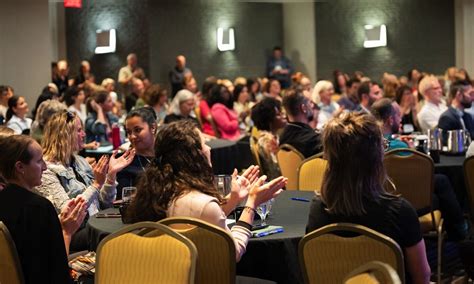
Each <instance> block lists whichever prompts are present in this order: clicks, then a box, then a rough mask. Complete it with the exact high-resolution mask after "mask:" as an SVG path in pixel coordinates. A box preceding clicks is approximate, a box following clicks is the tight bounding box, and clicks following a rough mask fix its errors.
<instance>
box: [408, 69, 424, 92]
mask: <svg viewBox="0 0 474 284" xmlns="http://www.w3.org/2000/svg"><path fill="white" fill-rule="evenodd" d="M421 78H422V74H421V73H420V71H418V70H416V69H411V70H410V71H408V86H409V87H410V88H411V91H412V92H413V94H414V95H415V96H416V97H418V84H419V83H420V80H421Z"/></svg>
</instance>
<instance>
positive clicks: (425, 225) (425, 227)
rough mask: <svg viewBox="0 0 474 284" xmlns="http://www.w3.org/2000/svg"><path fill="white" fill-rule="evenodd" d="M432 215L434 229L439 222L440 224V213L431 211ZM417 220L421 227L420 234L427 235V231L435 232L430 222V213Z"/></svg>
mask: <svg viewBox="0 0 474 284" xmlns="http://www.w3.org/2000/svg"><path fill="white" fill-rule="evenodd" d="M433 215H434V218H435V224H436V227H438V226H439V224H440V222H441V211H439V210H435V211H433ZM418 220H419V221H420V226H421V232H422V233H427V232H429V231H433V230H436V228H433V222H432V219H431V212H430V213H428V214H425V215H423V216H421V217H419V218H418Z"/></svg>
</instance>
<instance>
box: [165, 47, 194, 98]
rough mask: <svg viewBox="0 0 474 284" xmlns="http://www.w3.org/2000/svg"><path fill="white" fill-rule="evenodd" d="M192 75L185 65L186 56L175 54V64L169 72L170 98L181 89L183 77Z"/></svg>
mask: <svg viewBox="0 0 474 284" xmlns="http://www.w3.org/2000/svg"><path fill="white" fill-rule="evenodd" d="M192 76H193V73H192V72H191V69H189V68H187V67H186V57H184V55H178V56H176V66H175V67H174V68H173V70H171V71H170V73H169V79H170V84H171V97H172V98H174V96H175V95H176V93H177V92H178V91H179V90H181V89H183V85H184V79H185V78H186V77H192Z"/></svg>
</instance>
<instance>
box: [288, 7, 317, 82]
mask: <svg viewBox="0 0 474 284" xmlns="http://www.w3.org/2000/svg"><path fill="white" fill-rule="evenodd" d="M314 6H315V5H314V3H313V2H312V1H310V2H297V3H284V4H283V42H284V46H283V48H284V51H285V54H286V56H287V57H288V58H290V59H291V60H292V62H293V64H294V66H295V70H296V71H300V72H303V73H305V74H307V75H308V76H309V77H310V79H311V81H312V82H313V83H315V80H316V78H317V74H316V28H315V13H314Z"/></svg>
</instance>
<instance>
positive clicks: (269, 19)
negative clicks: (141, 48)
mask: <svg viewBox="0 0 474 284" xmlns="http://www.w3.org/2000/svg"><path fill="white" fill-rule="evenodd" d="M149 11H150V14H149V21H150V59H151V60H150V72H151V75H152V78H153V80H154V81H157V82H162V83H167V82H168V72H169V70H171V69H172V68H173V66H174V64H175V57H176V55H178V54H183V55H185V56H186V58H187V65H188V67H189V68H191V69H192V71H193V73H194V76H195V77H196V79H197V81H198V84H199V85H201V84H202V82H203V80H204V78H206V77H207V76H210V75H214V76H217V77H221V78H229V79H232V80H233V79H234V78H235V77H236V76H241V75H243V76H262V75H264V72H265V63H266V58H267V55H268V54H269V53H270V52H271V49H272V47H273V46H274V45H281V44H282V42H283V38H282V35H283V24H282V5H281V4H269V3H247V2H240V1H189V0H176V1H150V3H149ZM218 27H223V28H234V29H235V39H236V48H235V51H226V52H220V51H218V49H217V45H216V38H217V28H218Z"/></svg>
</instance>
